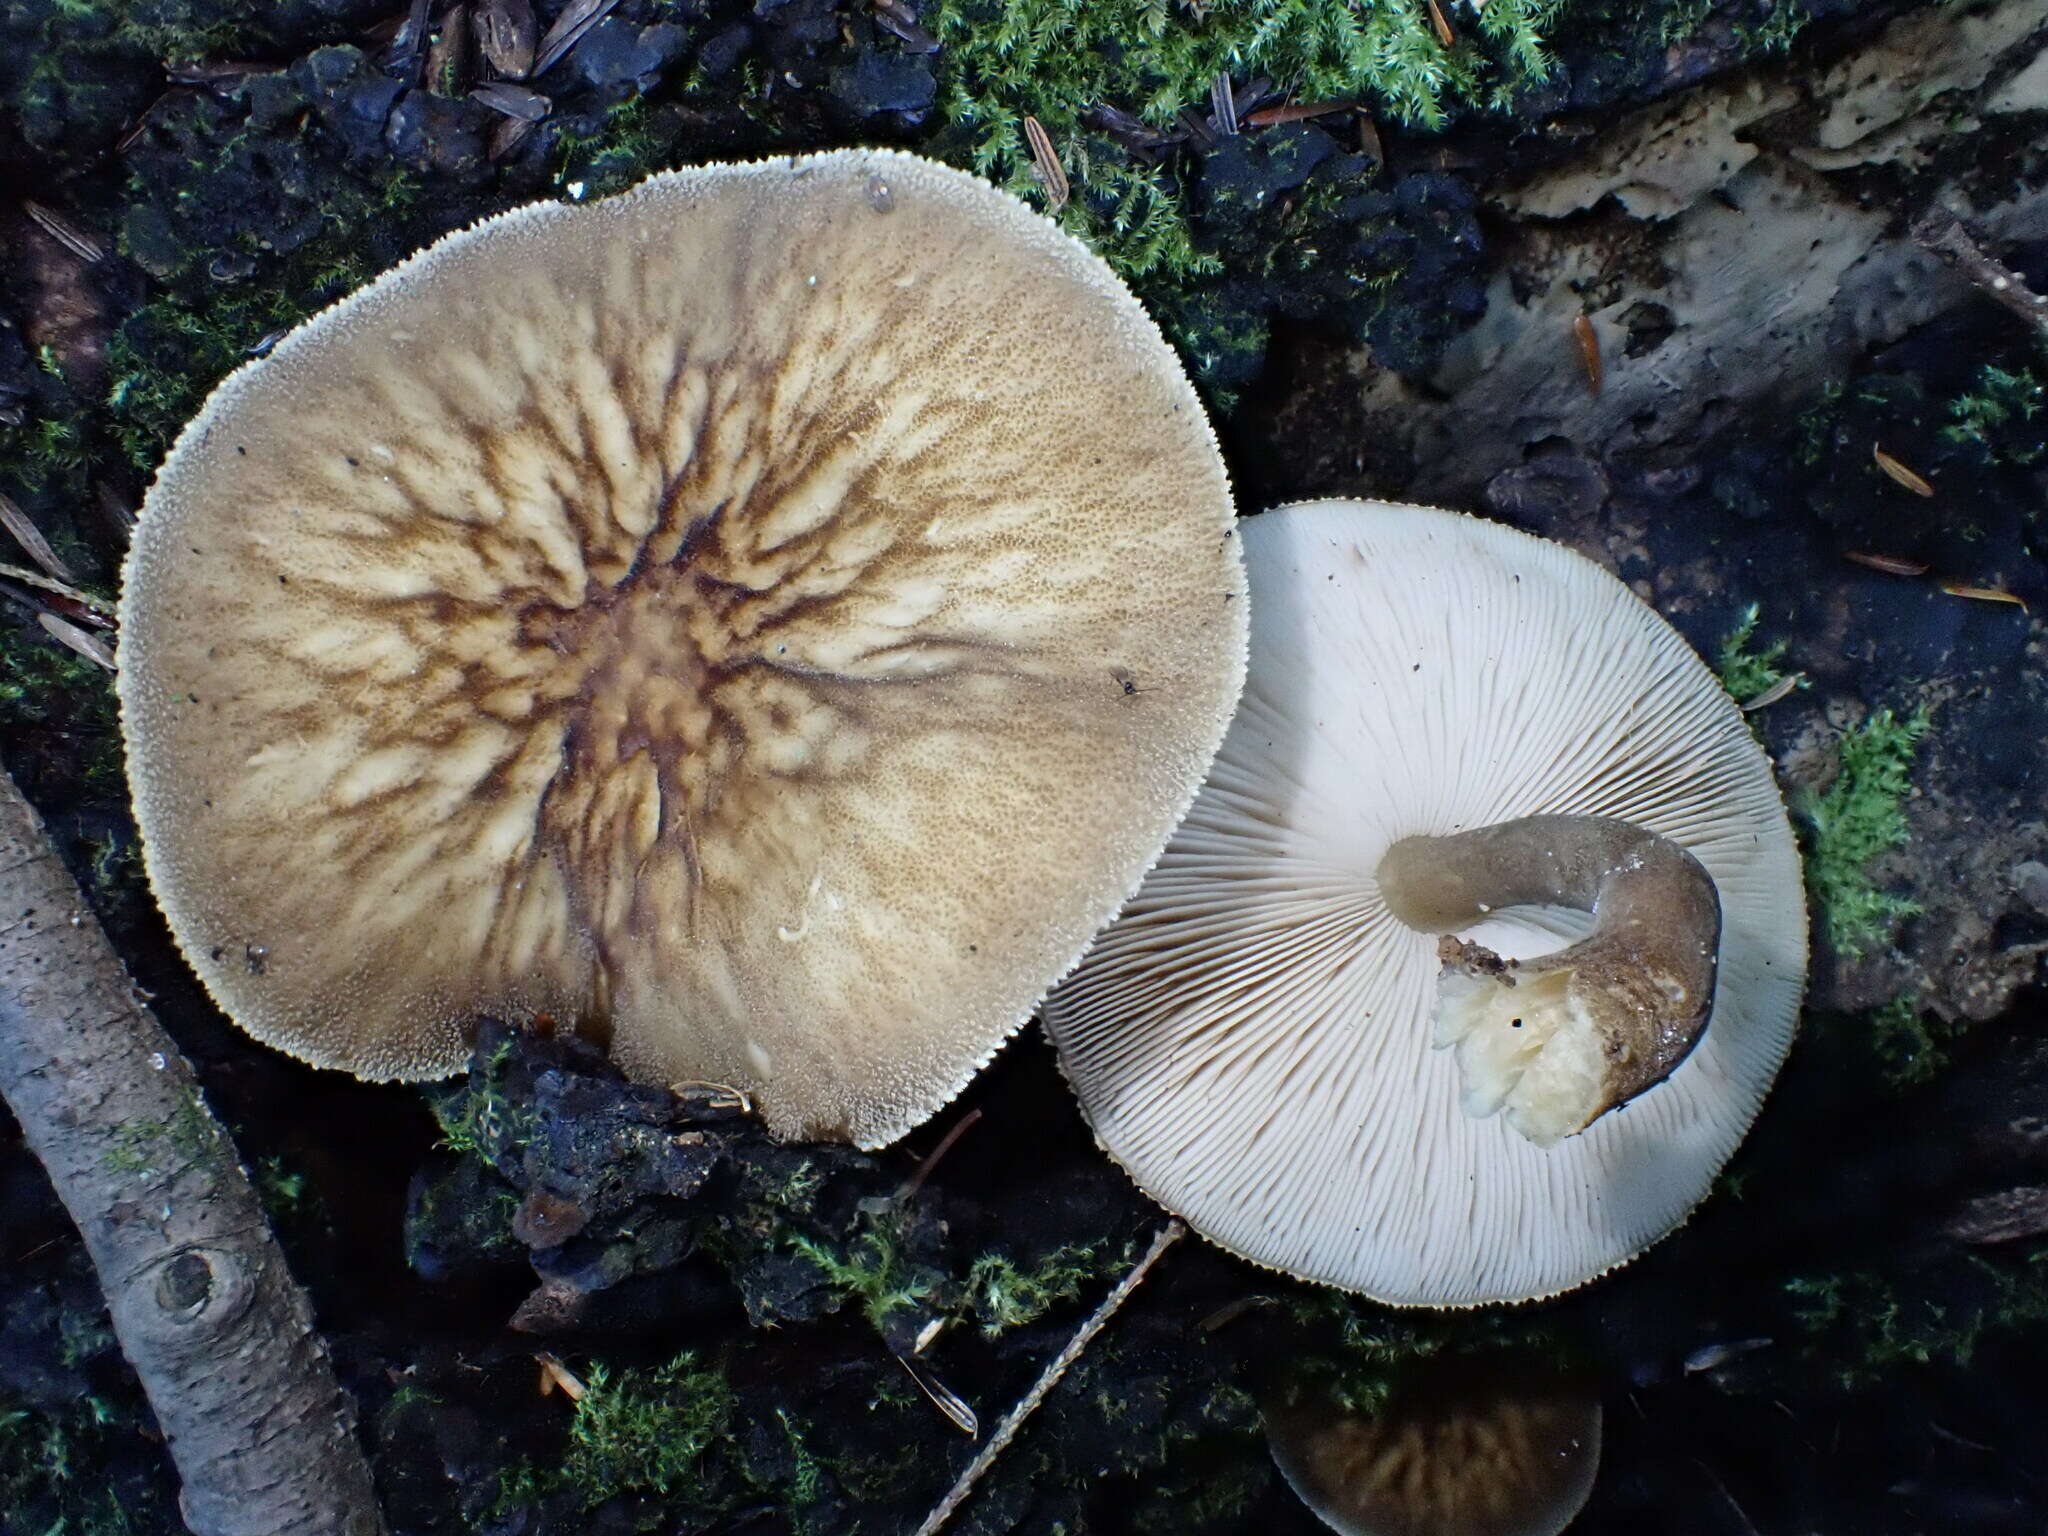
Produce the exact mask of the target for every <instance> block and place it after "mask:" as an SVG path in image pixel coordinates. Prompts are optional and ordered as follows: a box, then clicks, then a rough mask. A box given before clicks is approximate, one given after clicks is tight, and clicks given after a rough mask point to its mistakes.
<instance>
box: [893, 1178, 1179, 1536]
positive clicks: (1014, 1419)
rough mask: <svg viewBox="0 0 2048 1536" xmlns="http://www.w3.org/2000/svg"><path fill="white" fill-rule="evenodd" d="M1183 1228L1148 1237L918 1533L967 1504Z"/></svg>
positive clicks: (934, 1533) (1170, 1226)
mask: <svg viewBox="0 0 2048 1536" xmlns="http://www.w3.org/2000/svg"><path fill="white" fill-rule="evenodd" d="M1186 1231H1187V1227H1186V1226H1185V1225H1184V1224H1183V1223H1182V1222H1181V1220H1180V1218H1179V1217H1175V1218H1174V1219H1173V1220H1172V1221H1169V1222H1168V1223H1167V1224H1166V1225H1165V1226H1163V1227H1161V1228H1160V1229H1159V1235H1158V1236H1156V1237H1154V1238H1153V1239H1152V1246H1151V1247H1150V1248H1147V1249H1146V1250H1145V1256H1144V1257H1143V1258H1142V1259H1140V1260H1138V1262H1137V1263H1136V1264H1134V1265H1132V1266H1131V1271H1130V1273H1129V1274H1127V1275H1125V1276H1124V1277H1123V1279H1121V1280H1119V1281H1118V1282H1117V1283H1116V1289H1115V1290H1113V1291H1111V1292H1110V1293H1109V1294H1108V1295H1107V1296H1105V1297H1104V1298H1103V1300H1102V1305H1101V1306H1099V1307H1097V1308H1096V1309H1095V1310H1094V1311H1093V1312H1091V1313H1089V1314H1088V1321H1087V1322H1085V1323H1083V1324H1082V1325H1081V1326H1080V1327H1079V1328H1077V1329H1075V1330H1074V1336H1073V1337H1072V1338H1071V1339H1069V1340H1067V1347H1066V1348H1065V1349H1063V1350H1061V1351H1060V1352H1059V1353H1058V1354H1057V1355H1054V1356H1053V1357H1052V1363H1051V1364H1049V1365H1047V1366H1046V1368H1045V1369H1044V1370H1043V1371H1041V1372H1039V1375H1038V1380H1037V1381H1035V1382H1033V1383H1032V1384H1031V1390H1030V1391H1029V1392H1026V1393H1025V1394H1024V1395H1023V1397H1021V1398H1019V1399H1018V1400H1017V1406H1016V1407H1014V1408H1012V1409H1011V1410H1010V1411H1009V1412H1008V1413H1007V1414H1005V1415H1004V1416H1003V1422H1002V1423H1000V1424H998V1425H997V1426H996V1427H995V1430H994V1431H993V1432H992V1433H991V1434H990V1435H989V1437H988V1444H987V1445H984V1446H983V1447H982V1448H981V1451H980V1453H979V1454H977V1455H976V1456H975V1458H974V1460H972V1461H970V1462H969V1463H968V1464H967V1470H966V1471H965V1472H962V1473H961V1474H960V1478H959V1481H957V1482H956V1483H954V1484H953V1487H952V1490H951V1491H950V1492H949V1493H948V1494H947V1495H946V1496H945V1498H943V1499H941V1500H940V1501H939V1506H938V1508H936V1509H934V1510H933V1511H932V1512H931V1513H930V1514H929V1515H926V1516H925V1518H924V1524H923V1525H920V1526H919V1527H918V1528H917V1532H916V1536H938V1531H939V1528H940V1527H941V1526H943V1525H944V1524H945V1523H946V1522H947V1521H948V1520H950V1519H952V1518H953V1512H954V1511H955V1510H957V1509H958V1508H959V1507H960V1506H961V1505H962V1504H965V1503H966V1502H967V1496H968V1495H969V1494H971V1493H972V1492H974V1485H975V1484H976V1483H978V1482H980V1481H981V1479H982V1475H983V1474H984V1473H985V1472H987V1471H988V1469H989V1468H990V1467H992V1466H994V1465H995V1461H996V1458H997V1457H998V1456H1000V1455H1002V1454H1003V1452H1004V1450H1005V1449H1007V1448H1008V1446H1009V1444H1010V1442H1011V1441H1012V1440H1014V1439H1016V1438H1017V1431H1018V1430H1019V1429H1021V1428H1022V1427H1023V1424H1024V1421H1025V1420H1026V1419H1028V1418H1030V1417H1031V1415H1032V1414H1033V1413H1034V1412H1036V1411H1037V1408H1038V1405H1039V1404H1040V1403H1042V1402H1044V1401H1045V1395H1046V1393H1048V1392H1050V1391H1051V1390H1052V1389H1053V1388H1054V1387H1056V1386H1058V1385H1059V1380H1060V1378H1061V1377H1062V1376H1064V1375H1066V1374H1067V1370H1068V1368H1069V1367H1070V1366H1072V1365H1073V1363H1074V1362H1075V1361H1076V1360H1078V1359H1080V1358H1081V1351H1082V1350H1084V1349H1086V1348H1087V1347H1088V1341H1089V1340H1090V1339H1093V1338H1094V1337H1095V1335H1096V1334H1098V1333H1100V1332H1102V1327H1103V1324H1105V1323H1107V1322H1108V1321H1109V1320H1110V1319H1111V1318H1112V1317H1114V1316H1116V1313H1117V1309H1118V1308H1119V1307H1121V1306H1122V1305H1123V1304H1124V1302H1125V1301H1126V1300H1128V1299H1129V1297H1130V1294H1131V1292H1133V1291H1135V1290H1136V1289H1137V1288H1138V1282H1139V1281H1141V1280H1143V1279H1144V1278H1145V1274H1146V1272H1147V1271H1148V1270H1150V1269H1151V1268H1152V1266H1153V1265H1154V1264H1157V1263H1158V1262H1159V1256H1160V1255H1161V1254H1163V1253H1164V1252H1166V1250H1167V1249H1169V1248H1171V1247H1172V1246H1173V1245H1174V1244H1175V1243H1176V1242H1177V1241H1179V1240H1180V1238H1181V1236H1182V1235H1183V1234H1185V1233H1186Z"/></svg>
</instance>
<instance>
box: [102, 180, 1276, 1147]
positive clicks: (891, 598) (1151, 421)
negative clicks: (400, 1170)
mask: <svg viewBox="0 0 2048 1536" xmlns="http://www.w3.org/2000/svg"><path fill="white" fill-rule="evenodd" d="M1232 530H1233V513H1232V507H1231V501H1230V494H1229V489H1228V485H1227V482H1226V479H1225V475H1224V470H1223V464H1222V461H1221V458H1220V456H1219V454H1218V452H1217V449H1216V445H1215V441H1214V438H1213V435H1212V433H1211V432H1210V429H1209V426H1208V424H1207V422H1206V421H1205V419H1204V418H1203V414H1202V410H1201V407H1200V404H1199V403H1198V401H1197V399H1196V397H1195V394H1194V391H1193V389H1192V387H1191V386H1190V385H1189V383H1188V381H1187V378H1186V376H1185V374H1184V373H1183V371H1182V369H1181V367H1180V365H1179V363H1178V361H1177V360H1176V358H1175V356H1174V354H1173V352H1172V350H1171V349H1170V348H1169V347H1168V346H1167V345H1166V343H1165V342H1164V341H1163V339H1162V338H1161V337H1160V334H1159V332H1158V330H1157V328H1156V327H1155V326H1154V325H1153V324H1152V322H1151V321H1150V320H1149V319H1148V318H1147V317H1146V316H1145V314H1144V313H1143V311H1142V310H1141V309H1140V307H1139V305H1138V303H1137V301H1136V300H1135V299H1134V298H1133V297H1132V296H1131V295H1130V293H1129V292H1128V291H1127V290H1126V289H1125V288H1124V286H1123V285H1122V284H1121V283H1120V282H1119V281H1118V280H1117V279H1116V278H1115V277H1114V276H1113V274H1111V272H1110V271H1109V269H1108V268H1107V267H1106V266H1105V265H1104V264H1103V263H1102V262H1101V261H1100V260H1099V259H1097V258H1096V257H1094V256H1093V255H1091V254H1090V253H1089V252H1088V251H1087V250H1086V249H1085V248H1084V247H1083V246H1081V244H1080V243H1079V242H1077V241H1075V240H1074V239H1072V238H1071V237H1069V236H1067V235H1065V234H1063V233H1062V232H1061V231H1060V230H1058V229H1057V228H1056V227H1054V226H1053V225H1051V224H1050V223H1048V222H1047V221H1046V220H1045V219H1043V218H1042V217H1040V216H1039V215H1038V214H1036V213H1034V212H1033V211H1031V210H1030V209H1028V208H1027V207H1025V206H1024V205H1023V204H1022V203H1021V202H1019V201H1018V200H1016V199H1015V198H1012V197H1010V196H1009V195H1007V194H1005V193H1002V192H1000V191H998V190H996V189H995V188H993V187H991V186H989V185H988V184H986V183H985V182H982V181H979V180H977V179H975V178H973V177H970V176H967V175H964V174H962V173H960V172H957V171H953V170H950V169H947V168H946V167H943V166H940V165H936V164H933V163H930V162H927V161H922V160H918V159H914V158H912V157H909V156H906V155H899V154H891V153H883V152H871V151H847V152H842V153H834V154H827V155H820V156H815V157H809V158H800V159H794V160H792V159H778V160H773V161H765V162H762V163H760V164H756V165H727V166H704V167H698V168H693V169H689V170H683V171H677V172H672V173H668V174H664V175H660V176H656V177H654V178H652V179H651V180H649V181H647V182H645V183H643V184H642V185H641V186H639V187H638V188H636V189H634V190H632V191H630V192H627V193H625V194H623V195H621V196H619V197H616V198H612V199H609V200H607V201H604V202H600V203H595V204H591V205H588V206H565V205H559V204H541V205H535V206H533V207H530V208H524V209H520V210H517V211H515V212H512V213H509V214H506V215H503V216H502V217H499V218H496V219H492V220H490V221H488V222H486V223H484V224H481V225H479V226H477V227H476V228H473V229H469V230H465V231H463V232H461V233H459V234H456V235H452V236H450V237H449V238H447V239H445V240H443V241H441V242H440V243H439V244H437V245H435V246H433V247H431V248H430V249H429V250H427V251H425V252H423V253H422V254H420V255H419V256H417V257H415V258H413V259H412V260H410V261H408V262H406V263H405V264H404V265H402V266H400V267H398V268H397V269H395V270H394V271H392V272H389V273H387V274H385V275H384V276H383V277H381V278H379V279H378V280H377V281H376V282H374V283H372V284H371V285H370V286H369V287H368V288H366V289H364V290H363V291H361V292H360V293H357V294H355V295H353V296H351V297H350V298H348V299H346V300H345V301H343V302H342V303H341V304H340V305H338V306H336V307H335V308H334V309H332V310H330V311H328V312H327V313H325V314H323V315H321V316H318V317H316V318H315V319H314V320H312V321H310V322H308V323H307V324H306V325H305V326H303V327H301V328H300V329H299V330H297V331H295V332H293V333H292V334H291V335H290V336H288V337H287V338H286V339H285V340H284V341H283V342H281V343H280V344H279V345H278V347H277V348H276V350H275V351H274V352H273V353H272V354H271V355H270V356H269V357H268V358H266V359H264V360H262V361H260V362H258V363H255V364H252V365H250V366H249V367H247V368H244V369H243V370H242V371H240V372H239V373H237V374H235V375H234V376H233V377H232V378H230V379H229V380H228V381H227V382H226V383H224V384H223V385H222V386H221V387H220V389H219V390H218V391H217V392H216V393H215V394H214V396H213V397H212V398H211V399H210V400H209V401H208V403H207V405H206V408H205V410H204V411H203V412H202V413H201V415H200V416H199V417H198V419H197V420H196V421H194V422H193V424H192V425H191V426H190V427H189V428H188V429H187V431H186V432H185V433H184V435H183V436H182V437H181V438H180V439H179V442H178V444H177V446H176V447H175V448H174V449H173V451H172V453H171V455H170V457H169V459H168V460H167V461H166V463H165V465H164V467H163V470H162V473H161V474H160V475H159V477H158V479H157V482H156V484H155V486H154V487H153V489H152V490H151V492H150V494H149V497H148V500H147V502H146V503H145V506H144V509H143V513H142V518H141V522H140V526H139V528H138V530H137V533H136V537H135V543H134V548H133V551H132V553H131V555H130V557H129V561H128V566H127V571H126V583H125V590H124V593H123V598H122V609H121V630H122V657H121V661H122V665H121V673H120V692H121V703H122V725H123V731H124V734H125V736H126V740H127V744H128V761H129V768H130V773H131V777H132V782H133V785H134V790H135V801H136V810H137V817H138V820H139V821H140V823H141V827H142V832H143V836H144V843H145V850H146V853H147V858H148V868H149V874H150V878H151V881H152V884H153V886H154V888H155V890H156V893H157V896H158V899H159V900H160V902H161V904H162V906H163V908H164V911H165V913H166V915H167V916H168V918H169V920H170V924H171V928H172V931H173V932H174V934H175V935H176V937H177V939H178V941H179V943H180V945H181V946H182V948H183V950H184V952H185V954H186V956H187V958H188V959H189V960H190V962H191V964H192V966H193V968H194V969H195V970H196V971H197V972H198V974H199V975H200V977H201V978H202V979H203V980H204V982H205V983H206V985H207V987H208V989H209V990H210V991H211V992H212V993H213V995H214V997H215V998H216V999H217V1000H219V1002H220V1003H221V1005H222V1006H223V1007H224V1008H225V1009H226V1011H227V1012H228V1013H229V1014H231V1015H232V1016H233V1017H234V1018H235V1019H236V1020H237V1022H239V1023H240V1024H242V1025H243V1026H244V1027H245V1028H247V1029H248V1030H250V1031H251V1032H252V1033H253V1034H255V1035H257V1036H258V1037H259V1038H261V1039H264V1040H266V1041H268V1042H270V1043H272V1044H275V1045H278V1046H280V1047H282V1048H284V1049H286V1050H288V1051H291V1052H292V1053H293V1054H295V1055H298V1056H301V1057H303V1058H305V1059H307V1060H309V1061H312V1062H315V1063H317V1064H319V1065H323V1066H334V1067H340V1068H344V1069H346V1070H349V1071H352V1072H355V1073H357V1074H358V1075H361V1076H366V1077H427V1076H434V1075H437V1074H442V1073H447V1072H450V1071H453V1070H455V1069H457V1068H458V1067H460V1066H461V1065H462V1063H463V1062H464V1060H465V1058H466V1054H467V1049H466V1042H465V1030H466V1028H467V1026H468V1025H469V1023H470V1021H471V1020H472V1019H473V1018H474V1017H475V1016H477V1015H479V1014H492V1015H496V1016H500V1017H509V1018H514V1019H519V1018H524V1017H528V1016H531V1015H533V1014H538V1013H547V1014H552V1015H553V1016H554V1017H555V1018H556V1019H557V1020H558V1021H560V1022H561V1023H563V1024H564V1025H571V1024H573V1025H577V1026H579V1027H582V1028H584V1029H587V1030H588V1031H590V1032H591V1033H592V1034H594V1035H598V1036H600V1037H604V1038H608V1040H609V1042H610V1045H611V1048H612V1050H613V1051H614V1053H615V1054H616V1055H617V1057H618V1058H619V1059H620V1060H621V1061H622V1063H624V1064H625V1065H626V1066H627V1068H628V1069H629V1070H630V1071H631V1072H632V1073H633V1074H634V1075H635V1076H637V1077H638V1078H640V1079H641V1080H643V1081H652V1082H655V1083H667V1082H673V1081H676V1080H693V1081H713V1082H719V1083H726V1084H731V1085H733V1086H735V1087H738V1088H741V1089H744V1090H747V1091H748V1092H749V1093H751V1094H752V1095H753V1098H754V1101H755V1102H756V1103H757V1104H758V1105H759V1106H760V1108H761V1110H762V1112H763V1113H764V1115H765V1116H766V1117H767V1119H768V1122H769V1124H770V1125H771V1126H772V1127H773V1128H774V1129H775V1130H776V1131H778V1132H779V1133H782V1134H785V1135H792V1136H798V1135H802V1136H835V1137H845V1138H848V1139H851V1140H854V1141H857V1142H860V1143H862V1144H864V1145H876V1144H879V1143H882V1142H886V1141H889V1140H891V1139H893V1138H894V1137H896V1136H898V1135H900V1134H901V1133H902V1132H904V1131H905V1130H907V1129H908V1128H909V1127H911V1126H913V1125H915V1124H917V1123H918V1122H919V1121H920V1120H922V1119H923V1118H924V1117H925V1116H927V1115H929V1114H930V1113H931V1112H932V1111H933V1110H934V1109H935V1108H936V1107H937V1106H938V1105H940V1104H942V1103H944V1102H945V1101H946V1100H947V1099H948V1098H950V1097H951V1096H952V1095H953V1094H954V1093H956V1092H957V1091H958V1090H959V1088H960V1087H961V1085H962V1084H963V1083H964V1082H965V1081H966V1080H967V1079H968V1077H969V1076H971V1075H972V1073H973V1072H974V1071H975V1070H976V1069H977V1068H978V1067H979V1066H980V1065H981V1064H982V1063H983V1062H984V1061H986V1060H987V1058H988V1057H989V1055H990V1054H991V1053H992V1052H993V1051H994V1050H995V1049H996V1048H997V1046H998V1045H999V1044H1000V1043H1001V1042H1002V1041H1003V1040H1004V1039H1005V1038H1006V1037H1007V1036H1008V1035H1009V1034H1010V1033H1011V1032H1012V1031H1013V1030H1014V1029H1015V1028H1016V1027H1017V1026H1018V1025H1019V1024H1020V1023H1021V1022H1022V1021H1023V1020H1025V1019H1026V1018H1028V1017H1029V1015H1030V1012H1031V1009H1032V1006H1033V1004H1034V1003H1035V1002H1036V1001H1037V999H1038V998H1039V996H1040V995H1041V994H1042V993H1043V992H1044V990H1045V989H1046V988H1047V987H1048V986H1050V985H1051V983H1052V982H1053V981H1054V980H1055V979H1056V978H1057V977H1058V976H1060V975H1061V974H1062V973H1063V972H1064V971H1065V970H1066V969H1067V968H1068V967H1069V966H1070V965H1071V964H1072V963H1073V961H1074V960H1075V958H1076V957H1077V956H1078V955H1079V953H1080V951H1081V949H1082V948H1083V947H1084V945H1085V944H1086V943H1087V941H1088V939H1089V937H1090V935H1091V934H1092V933H1093V932H1094V931H1095V930H1096V928H1097V927H1098V926H1099V925H1100V924H1101V923H1103V922H1104V921H1106V920H1107V919H1108V918H1109V917H1110V916H1111V915H1113V914H1114V912H1115V911H1116V909H1117V907H1118V905H1119V904H1120V903H1121V902H1122V901H1123V899H1124V898H1125V897H1126V896H1127V895H1128V894H1129V893H1130V891H1131V890H1132V889H1133V887H1134V886H1135V885H1136V883H1137V881H1138V879H1139V877H1140V876H1141V875H1142V874H1143V872H1144V870H1145V869H1146V867H1147V866H1148V865H1149V864H1150V863H1151V861H1152V859H1153V858H1154V857H1155V856H1156V855H1157V853H1158V850H1159V848H1160V846H1161V844H1162V843H1163V842H1164V840H1165V838H1166V835H1167V833H1168V832H1169V831H1170V830H1171V828H1172V826H1173V825H1174V823H1175V821H1176V820H1177V819H1178V818H1179V816H1180V814H1181V812H1182V811H1183V810H1184V809H1185V807H1186V805H1187V803H1188V801H1189V800H1190V799H1191V798H1192V796H1193V794H1194V792H1195V789H1196V787H1197V786H1198V784H1199V783H1200V780H1201V776H1202V773H1203V771H1204V769H1205V768H1206V766H1207V764H1208V761H1209V758H1210V755H1211V754H1212V752H1213V751H1214V749H1215V746H1216V743H1217V742H1218V741H1219V740H1220V739H1221V735H1222V731H1223V728H1224V724H1225V722H1226V720H1227V719H1228V716H1229V712H1230V709H1231V706H1232V704H1233V702H1234V700H1235V698H1236V694H1237V689H1238V684H1239V681H1240V679H1241V677H1242V668H1243V652H1244V637H1245V624H1246V619H1245V603H1244V591H1243V576H1242V568H1241V565H1240V562H1239V558H1238V554H1237V546H1236V541H1235V539H1234V537H1233V536H1232Z"/></svg>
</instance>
